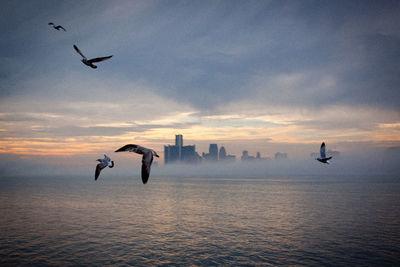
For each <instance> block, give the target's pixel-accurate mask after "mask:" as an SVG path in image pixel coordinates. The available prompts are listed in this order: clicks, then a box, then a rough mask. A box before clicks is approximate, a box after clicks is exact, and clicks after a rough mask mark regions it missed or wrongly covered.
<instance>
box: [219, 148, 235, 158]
mask: <svg viewBox="0 0 400 267" xmlns="http://www.w3.org/2000/svg"><path fill="white" fill-rule="evenodd" d="M219 160H220V161H225V162H228V161H229V162H231V161H236V156H234V155H227V154H226V150H225V147H223V146H221V148H220V149H219Z"/></svg>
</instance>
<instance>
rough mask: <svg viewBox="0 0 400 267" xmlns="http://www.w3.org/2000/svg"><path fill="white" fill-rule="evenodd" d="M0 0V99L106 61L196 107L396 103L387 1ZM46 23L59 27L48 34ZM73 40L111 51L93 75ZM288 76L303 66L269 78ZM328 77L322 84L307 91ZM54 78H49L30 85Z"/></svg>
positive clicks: (95, 50)
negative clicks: (296, 78)
mask: <svg viewBox="0 0 400 267" xmlns="http://www.w3.org/2000/svg"><path fill="white" fill-rule="evenodd" d="M3 6H4V8H3V11H2V19H1V22H2V26H0V27H1V28H0V29H1V31H0V36H1V38H2V40H4V41H3V42H2V44H1V45H0V47H1V50H2V52H3V55H2V58H6V59H7V60H4V61H2V63H0V71H1V73H0V79H1V83H2V84H3V86H2V87H1V92H0V95H1V96H2V97H7V96H10V95H15V94H17V95H18V94H32V92H31V91H30V87H29V83H28V84H26V83H25V84H23V86H21V81H24V80H25V79H29V78H31V79H32V78H36V77H42V76H49V77H50V76H54V77H56V78H54V80H56V81H57V80H62V81H65V79H71V77H68V76H65V75H66V74H67V73H69V72H70V71H71V70H72V69H76V70H79V71H81V72H84V73H85V74H86V75H87V77H88V79H96V76H98V77H103V76H104V72H102V71H105V70H107V73H108V74H109V75H110V76H109V77H111V78H112V79H116V78H117V77H118V76H119V77H123V78H124V79H125V80H129V79H130V80H132V81H137V80H140V81H144V82H145V83H147V84H151V85H152V90H153V92H155V93H157V94H160V95H163V96H165V97H169V98H173V99H176V100H178V101H180V102H183V103H188V104H190V105H193V106H195V107H196V108H198V109H201V110H208V109H210V108H214V107H216V106H218V105H222V104H225V103H228V102H234V101H237V100H243V99H249V101H253V100H254V98H255V97H256V98H257V99H256V100H255V101H257V100H258V101H264V102H265V103H274V104H279V105H295V106H305V107H309V106H315V107H320V106H323V105H327V104H328V105H329V104H344V105H354V104H357V105H374V106H392V107H395V108H398V107H399V102H400V93H399V90H397V88H398V86H399V82H400V80H399V79H400V78H399V77H400V73H399V72H400V68H399V62H400V52H399V51H400V49H399V47H400V30H399V28H398V26H397V25H399V24H400V18H399V16H398V14H399V12H400V4H399V2H397V1H383V2H382V1H301V2H300V1H299V2H295V1H198V2H191V3H185V2H181V1H168V2H164V1H135V2H130V1H119V2H116V3H111V2H107V1H104V2H103V1H86V2H83V3H77V2H58V1H35V2H34V3H31V2H26V1H9V2H7V1H6V2H4V4H3ZM27 14H29V16H27ZM50 20H57V21H59V23H60V24H63V25H64V26H65V27H67V29H68V31H67V32H66V33H65V34H64V33H59V32H54V31H52V29H51V28H48V27H47V26H48V25H47V22H48V21H50ZM11 26H13V27H11ZM11 29H12V30H11ZM75 42H76V43H77V44H78V45H79V47H80V48H81V49H82V50H84V51H85V53H87V54H88V56H89V55H90V56H98V55H103V54H109V53H110V54H111V53H112V54H114V57H113V58H112V61H110V62H107V64H103V65H102V66H101V68H99V69H98V70H96V72H95V73H94V72H92V70H89V69H87V68H85V66H83V65H82V64H81V63H80V62H79V55H77V54H76V53H75V52H74V51H73V50H72V44H73V43H75ZM111 62H112V63H111ZM298 74H305V75H306V78H305V79H304V80H303V82H302V83H301V84H297V85H289V86H285V85H283V86H282V85H279V84H274V86H269V83H271V82H273V81H275V80H276V77H279V76H282V75H288V76H292V75H298ZM326 77H330V79H332V81H333V83H332V84H331V85H330V86H328V87H326V88H325V89H324V88H323V89H322V90H319V91H318V90H309V88H310V87H313V88H318V86H320V85H321V80H322V81H323V80H324V79H326ZM254 80H256V81H257V80H258V81H260V80H261V81H263V83H264V84H257V82H256V83H255V81H254ZM54 87H57V83H56V82H55V83H54V86H51V85H48V86H47V87H46V88H44V89H42V90H40V94H46V91H50V90H52V89H54ZM68 90H76V89H75V88H73V87H71V88H67V91H66V92H65V93H66V95H68V93H69V92H68ZM260 91H261V92H262V93H260ZM281 92H284V94H281ZM52 97H54V98H57V97H58V96H56V95H54V96H52Z"/></svg>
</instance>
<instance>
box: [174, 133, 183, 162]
mask: <svg viewBox="0 0 400 267" xmlns="http://www.w3.org/2000/svg"><path fill="white" fill-rule="evenodd" d="M175 146H177V147H178V160H182V146H183V136H182V135H181V134H177V135H175Z"/></svg>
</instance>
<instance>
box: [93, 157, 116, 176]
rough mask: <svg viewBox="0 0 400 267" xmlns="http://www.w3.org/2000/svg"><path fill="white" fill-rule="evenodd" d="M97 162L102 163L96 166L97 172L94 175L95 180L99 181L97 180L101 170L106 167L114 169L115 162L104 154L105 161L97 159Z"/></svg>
mask: <svg viewBox="0 0 400 267" xmlns="http://www.w3.org/2000/svg"><path fill="white" fill-rule="evenodd" d="M96 161H99V162H100V163H99V164H97V165H96V172H95V174H94V180H95V181H97V178H99V175H100V172H101V170H103V169H104V168H105V167H107V166H108V167H109V168H112V167H114V161H112V160H111V159H110V158H109V157H108V156H107V155H106V154H104V159H97V160H96Z"/></svg>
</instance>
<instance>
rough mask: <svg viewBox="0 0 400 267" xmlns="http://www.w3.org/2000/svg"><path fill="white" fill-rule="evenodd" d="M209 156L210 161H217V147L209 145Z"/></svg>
mask: <svg viewBox="0 0 400 267" xmlns="http://www.w3.org/2000/svg"><path fill="white" fill-rule="evenodd" d="M209 154H210V159H211V160H215V161H217V160H218V145H217V144H210V148H209Z"/></svg>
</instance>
